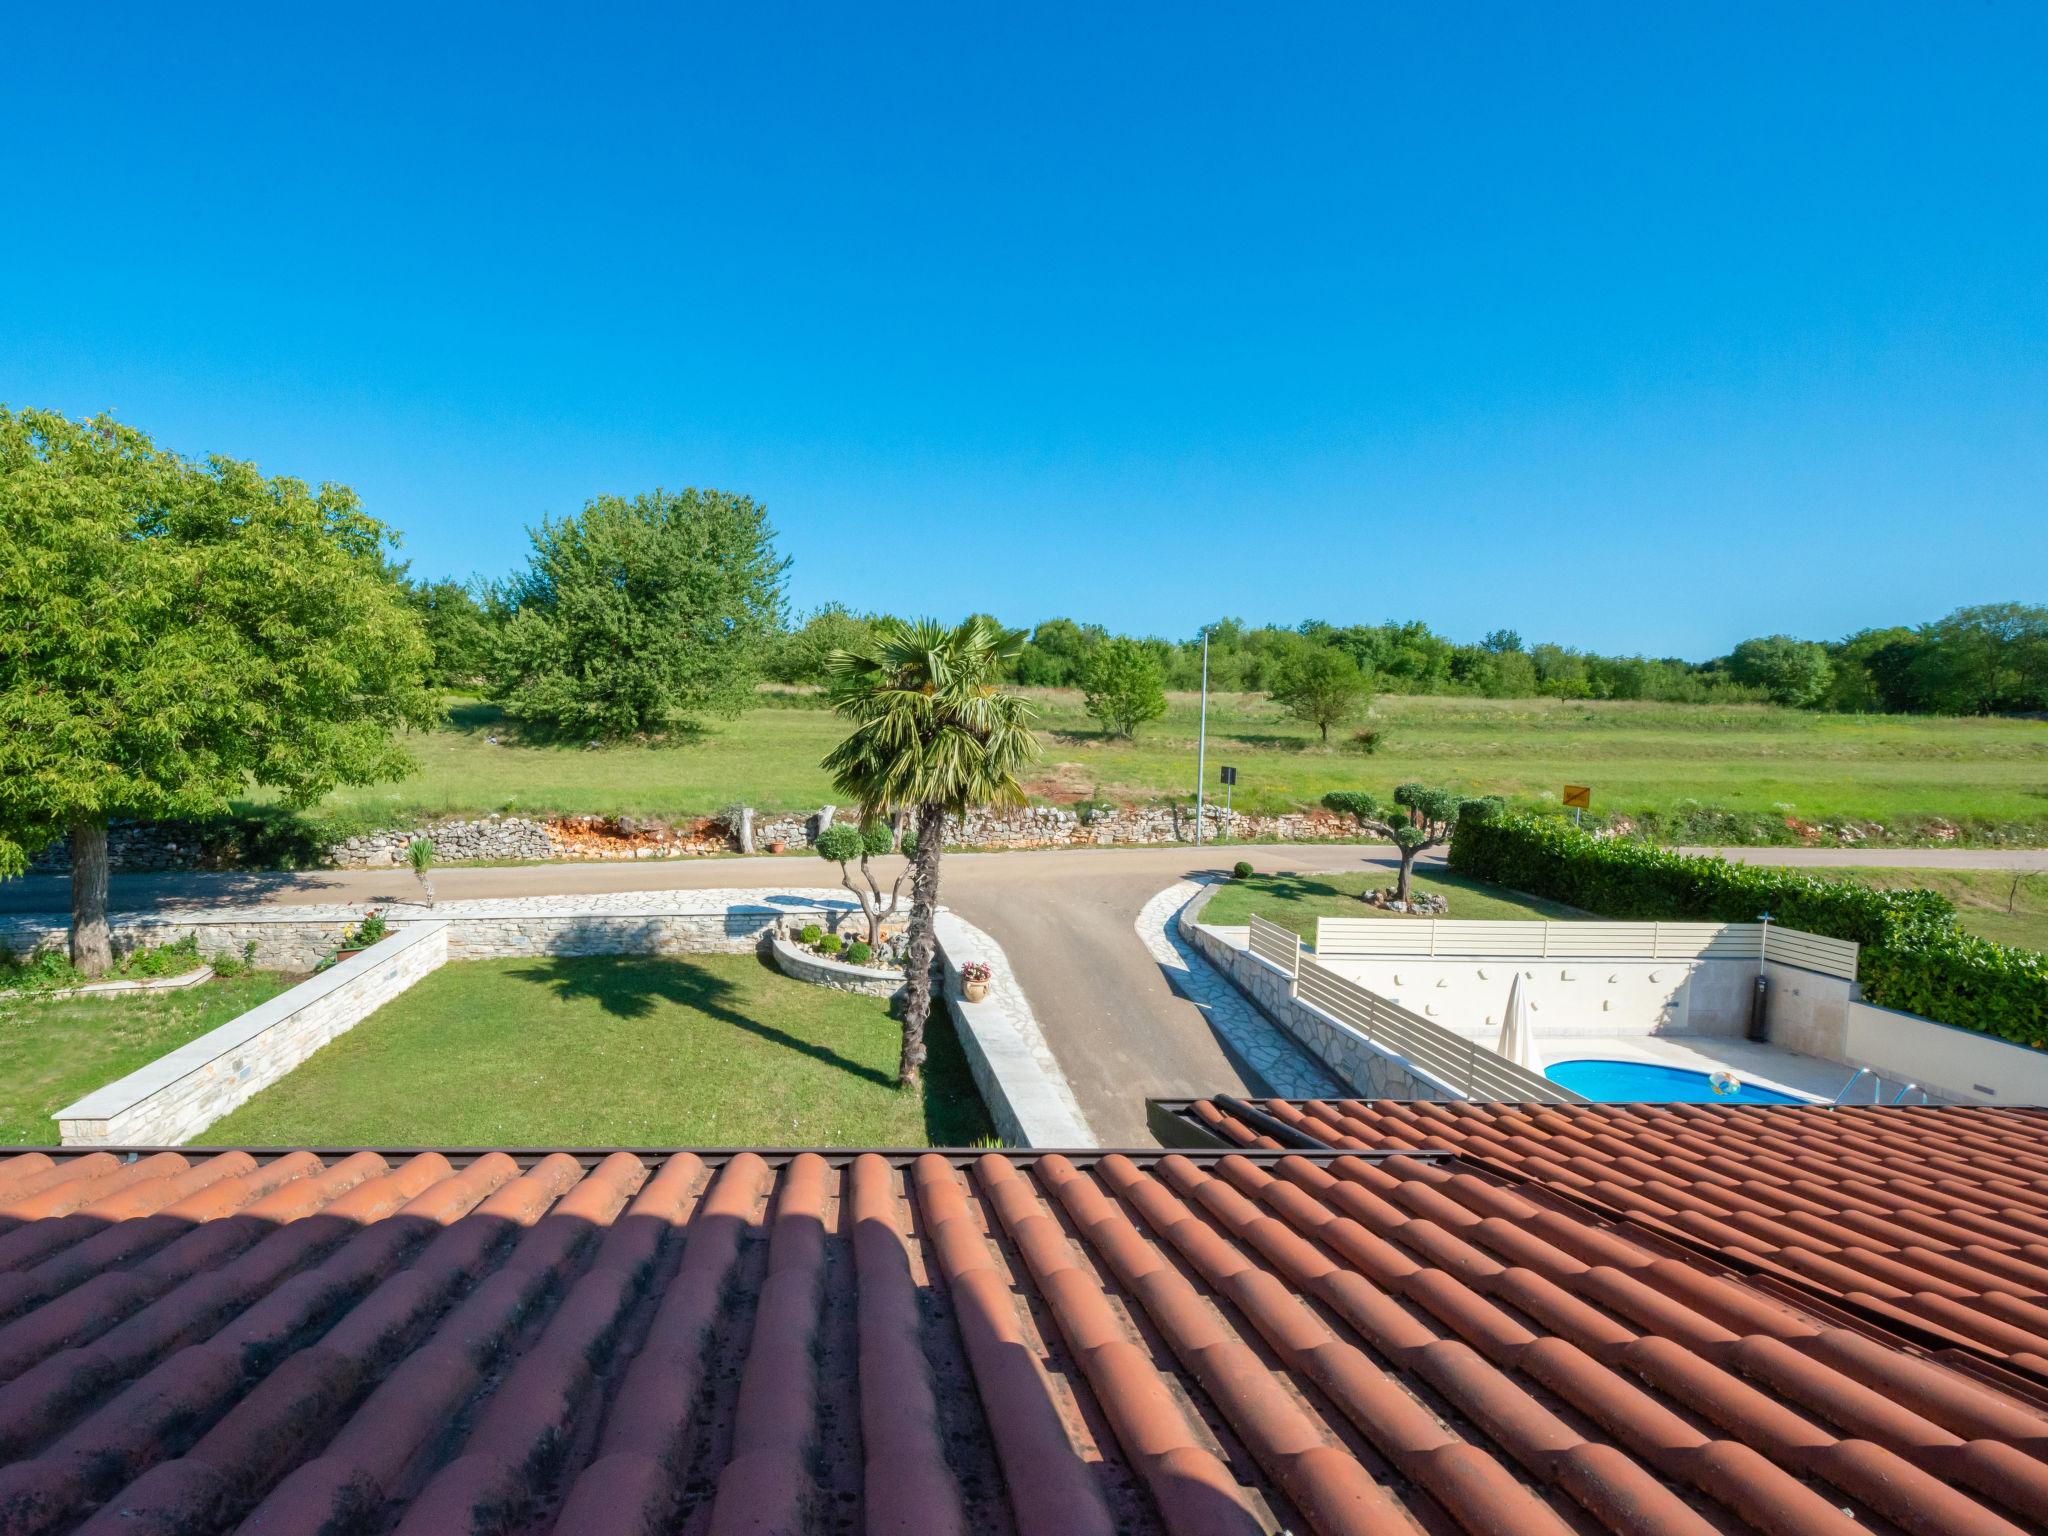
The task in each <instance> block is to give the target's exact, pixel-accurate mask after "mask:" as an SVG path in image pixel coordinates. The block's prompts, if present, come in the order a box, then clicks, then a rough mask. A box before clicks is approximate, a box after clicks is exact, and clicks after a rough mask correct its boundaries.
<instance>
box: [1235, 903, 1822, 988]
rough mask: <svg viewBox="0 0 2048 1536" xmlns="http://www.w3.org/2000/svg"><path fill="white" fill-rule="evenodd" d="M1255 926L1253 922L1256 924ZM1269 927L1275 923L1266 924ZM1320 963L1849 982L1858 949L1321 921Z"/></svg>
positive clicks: (1705, 932) (1608, 929) (1627, 932)
mask: <svg viewBox="0 0 2048 1536" xmlns="http://www.w3.org/2000/svg"><path fill="white" fill-rule="evenodd" d="M1254 921H1257V919H1256V918H1255V919H1254ZM1268 926H1272V925H1270V924H1269V925H1268ZM1315 954H1316V958H1317V959H1318V960H1323V961H1328V960H1377V959H1385V958H1389V957H1396V956H1398V957H1404V958H1408V957H1427V958H1429V959H1433V960H1755V961H1758V962H1762V961H1764V960H1766V959H1768V960H1770V961H1772V962H1773V963H1775V964H1780V965H1793V966H1799V967H1801V968H1802V969H1805V970H1809V971H1818V972H1820V973H1821V974H1823V975H1827V976H1838V977H1842V978H1844V979H1847V980H1852V981H1853V980H1854V979H1855V976H1856V946H1855V945H1854V944H1853V943H1850V942H1849V941H1847V940H1846V939H1830V938H1825V937H1823V936H1822V935H1820V934H1817V933H1805V932H1802V931H1801V930H1799V929H1797V928H1787V927H1784V926H1783V925H1781V924H1778V923H1664V922H1653V923H1605V922H1591V923H1556V922H1544V921H1513V922H1486V921H1474V920H1471V919H1466V920H1463V921H1460V920H1456V919H1452V918H1420V919H1417V918H1405V919H1404V918H1383V917H1319V918H1317V919H1316V943H1315Z"/></svg>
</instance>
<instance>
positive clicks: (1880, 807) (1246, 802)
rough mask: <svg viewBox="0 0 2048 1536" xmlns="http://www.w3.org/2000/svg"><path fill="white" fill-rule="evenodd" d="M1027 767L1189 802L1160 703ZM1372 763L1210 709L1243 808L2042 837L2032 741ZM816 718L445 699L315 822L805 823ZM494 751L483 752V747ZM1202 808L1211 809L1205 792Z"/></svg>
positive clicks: (1756, 741)
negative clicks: (523, 714)
mask: <svg viewBox="0 0 2048 1536" xmlns="http://www.w3.org/2000/svg"><path fill="white" fill-rule="evenodd" d="M1031 697H1032V698H1033V700H1034V702H1035V705H1036V707H1037V709H1038V711H1039V716H1038V725H1039V733H1038V734H1039V740H1040V742H1041V744H1042V745H1043V747H1044V750H1045V758H1044V761H1043V763H1041V764H1040V765H1039V767H1038V768H1037V769H1036V770H1035V771H1034V773H1033V774H1032V775H1031V777H1030V781H1029V783H1028V786H1027V787H1028V789H1029V790H1030V792H1031V794H1032V796H1033V798H1034V799H1037V800H1040V801H1053V802H1062V801H1072V800H1076V799H1080V798H1083V797H1087V796H1090V795H1100V796H1102V797H1104V798H1107V799H1112V800H1118V801H1123V802H1128V803H1134V804H1141V803H1152V802H1155V801H1157V800H1159V799H1161V798H1163V797H1166V796H1173V795H1185V794H1189V793H1191V792H1192V789H1193V777H1194V759H1195V723H1196V709H1195V700H1194V698H1193V697H1192V696H1191V695H1178V694H1177V695H1174V696H1173V698H1172V699H1171V701H1170V705H1169V708H1168V710H1167V713H1166V716H1165V717H1164V718H1163V719H1161V720H1158V721H1156V722H1153V723H1152V724H1149V725H1147V726H1145V727H1144V728H1143V729H1142V730H1141V731H1140V732H1139V735H1138V739H1137V740H1136V741H1135V742H1128V741H1116V740H1112V739H1110V738H1108V737H1106V736H1104V735H1103V733H1102V732H1101V730H1100V729H1099V728H1098V727H1097V726H1096V724H1095V722H1094V721H1093V720H1091V719H1090V718H1089V717H1088V716H1087V715H1086V713H1085V712H1084V711H1083V710H1082V708H1081V700H1080V695H1079V694H1077V693H1071V692H1052V691H1035V692H1033V693H1032V695H1031ZM1360 723H1370V724H1371V725H1372V726H1374V727H1375V728H1377V729H1378V730H1379V731H1381V732H1382V733H1383V736H1384V738H1385V742H1384V745H1383V746H1382V747H1381V748H1380V750H1379V752H1378V753H1377V754H1376V755H1374V756H1371V757H1368V756H1365V755H1363V754H1361V753H1358V752H1355V751H1352V750H1349V749H1348V748H1347V747H1345V746H1344V745H1343V744H1342V743H1343V742H1344V741H1345V739H1346V738H1348V735H1349V729H1348V728H1347V729H1346V730H1344V731H1340V732H1338V733H1337V741H1338V744H1337V745H1334V746H1331V747H1328V748H1325V747H1322V746H1319V745H1318V744H1317V742H1316V738H1315V733H1314V731H1312V730H1311V729H1309V728H1308V727H1305V726H1302V725H1299V724H1297V723H1296V722H1294V721H1292V720H1289V719H1288V718H1286V716H1285V715H1284V714H1283V713H1282V711H1281V710H1280V709H1279V708H1278V707H1277V706H1276V705H1273V704H1271V703H1270V702H1267V701H1266V700H1265V699H1264V698H1263V697H1261V696H1258V695H1225V696H1222V697H1219V698H1213V699H1212V700H1211V701H1210V717H1209V726H1210V744H1209V763H1210V772H1211V774H1212V776H1213V775H1214V774H1215V773H1216V771H1217V770H1218V769H1219V768H1221V767H1222V765H1224V764H1226V763H1227V764H1230V765H1232V766H1234V767H1236V768H1237V769H1238V772H1239V780H1238V787H1237V793H1236V799H1235V804H1236V805H1237V806H1238V807H1239V808H1240V809H1244V810H1249V811H1275V810H1292V809H1296V808H1299V807H1301V806H1305V805H1312V804H1314V803H1315V802H1316V801H1317V800H1318V799H1319V798H1320V797H1321V796H1322V794H1323V793H1324V792H1325V791H1326V790H1330V789H1339V788H1371V789H1381V790H1386V789H1391V788H1392V786H1394V785H1395V784H1399V783H1401V782H1403V781H1405V780H1410V779H1414V780H1423V781H1428V782H1444V783H1449V784H1451V785H1453V786H1456V787H1459V788H1463V789H1469V790H1473V791H1475V792H1476V791H1485V792H1489V793H1500V794H1506V795H1510V796H1517V797H1521V798H1524V799H1526V800H1531V801H1534V800H1540V799H1543V798H1546V797H1548V798H1551V799H1555V797H1556V796H1557V795H1558V792H1559V788H1560V786H1561V785H1563V784H1565V783H1567V782H1570V783H1578V784H1590V785H1592V786H1593V792H1594V804H1595V806H1596V808H1599V809H1602V810H1606V811H1622V812H1630V813H1640V812H1643V811H1655V812H1659V813H1662V814H1665V815H1673V814H1682V813H1683V812H1684V811H1685V809H1686V808H1687V807H1689V806H1697V805H1702V804H1704V805H1708V806H1714V807H1720V808H1726V809H1729V810H1735V811H1746V812H1756V813H1773V812H1780V811H1781V809H1782V813H1783V814H1790V815H1796V816H1798V817H1801V818H1807V819H1825V818H1831V817H1832V818H1838V819H1839V818H1843V817H1854V818H1859V819H1871V818H1874V819H1877V820H1879V821H1884V820H1886V819H1902V818H1904V819H1910V818H1914V817H1935V816H1941V817H1947V818H1951V819H1957V820H1965V819H1973V818H1974V819H1977V820H1980V821H1984V822H1997V823H2014V824H2019V825H2022V826H2026V827H2031V828H2034V829H2036V831H2037V833H2038V834H2039V835H2041V836H2044V837H2048V723H2044V722H2041V721H2033V720H1953V719H1923V718H1911V717H1904V716H1871V717H1866V718H1857V717H1853V716H1844V715H1816V714H1806V713H1802V712H1800V711H1796V710H1785V709H1777V708H1773V707H1771V706H1768V705H1727V706H1720V705H1678V704H1636V703H1571V702H1566V701H1562V700H1556V699H1513V700H1491V699H1455V698H1403V697H1392V696H1383V697H1381V698H1379V699H1378V700H1376V701H1375V704H1374V707H1373V714H1372V717H1371V719H1370V721H1369V722H1360ZM844 730H845V727H844V725H843V724H842V722H841V721H839V720H838V719H837V718H836V717H835V716H833V715H832V714H830V713H829V712H827V711H825V710H822V709H817V708H787V707H772V708H771V707H762V708H757V709H751V710H749V711H747V712H746V713H744V714H742V715H741V716H739V717H738V718H737V719H734V720H729V721H718V722H713V723H711V724H709V725H707V726H706V727H704V729H703V730H702V731H701V732H699V733H698V734H696V735H694V736H691V737H687V738H684V739H681V740H678V741H675V742H673V743H669V744H664V745H655V746H649V745H624V746H616V747H605V748H597V749H587V748H585V747H584V746H582V745H581V744H575V745H535V744H520V743H519V740H518V736H517V733H516V731H514V730H513V729H512V728H511V727H509V726H508V725H507V724H506V723H505V721H504V720H503V719H502V718H501V717H500V716H499V714H498V713H497V711H496V710H495V709H493V708H492V707H491V706H489V705H484V704H478V703H475V702H474V701H461V700H458V701H455V703H454V705H453V707H452V710H451V717H450V724H449V726H448V727H447V728H446V729H443V730H438V731H433V732H429V733H426V734H424V735H420V736H416V737H414V738H413V740H412V749H413V752H414V754H415V756H416V757H417V758H418V760H419V763H420V768H419V771H418V772H417V773H416V774H414V775H413V776H412V777H410V778H408V779H406V780H404V781H403V782H401V783H397V784H386V785H378V786H370V787H364V788H351V789H344V790H341V791H338V792H337V793H336V794H334V795H332V796H330V797H329V798H328V799H327V800H326V801H325V802H323V804H322V806H321V807H320V810H319V812H318V815H319V816H320V817H321V819H322V820H323V821H324V822H328V823H331V824H333V825H335V826H336V827H343V828H361V827H367V826H383V825H395V824H398V823H400V822H402V821H405V820H407V819H409V818H414V817H419V816H426V815H441V814H453V813H469V812H488V811H516V812H527V813H545V812H567V813H576V812H630V813H638V814H644V815H655V816H671V817H682V816H689V815H700V814H708V813H710V812H713V811H715V810H717V809H719V808H720V807H721V806H724V805H727V804H730V803H732V802H734V801H740V800H744V801H747V802H748V803H751V804H753V805H754V806H756V807H759V808H761V809H764V810H798V809H805V810H808V809H814V808H815V807H817V806H818V805H821V804H823V803H825V802H827V801H829V800H832V799H834V798H835V796H834V794H833V792H832V789H831V786H830V785H829V783H828V782H827V780H826V776H825V773H824V771H823V770H822V769H821V768H819V766H818V762H819V759H821V758H822V757H823V756H824V754H825V752H826V751H827V750H828V749H829V748H830V747H831V746H832V745H833V744H834V743H835V742H837V741H838V740H839V739H840V737H841V736H842V735H843V734H844ZM493 736H496V737H497V738H498V741H499V744H497V745H492V744H491V742H490V738H491V737H493ZM1211 792H1212V793H1214V794H1216V795H1217V797H1218V798H1219V799H1220V798H1221V790H1220V785H1219V784H1214V783H1212V785H1211Z"/></svg>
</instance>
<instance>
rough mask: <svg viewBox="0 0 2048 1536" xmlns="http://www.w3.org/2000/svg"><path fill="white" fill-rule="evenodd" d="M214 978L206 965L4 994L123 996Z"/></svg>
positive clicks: (41, 997)
mask: <svg viewBox="0 0 2048 1536" xmlns="http://www.w3.org/2000/svg"><path fill="white" fill-rule="evenodd" d="M211 980H213V967H212V966H210V965H202V966H200V967H199V969H198V970H196V971H186V972H185V973H184V974H183V975H179V976H124V977H122V978H121V979H119V980H118V981H88V982H87V983H86V984H85V985H84V986H82V987H59V988H58V989H57V990H56V991H54V992H31V991H25V990H24V991H19V992H14V993H4V994H0V996H12V997H20V998H35V999H36V1000H38V1001H41V1002H54V1001H55V1000H56V999H58V998H60V997H122V996H125V995H127V994H128V993H131V992H179V991H183V990H184V989H185V988H186V987H196V986H198V985H199V983H201V982H202V981H211Z"/></svg>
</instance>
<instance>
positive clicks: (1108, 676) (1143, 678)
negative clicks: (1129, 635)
mask: <svg viewBox="0 0 2048 1536" xmlns="http://www.w3.org/2000/svg"><path fill="white" fill-rule="evenodd" d="M1081 686H1082V688H1083V689H1085V690H1086V693H1085V695H1084V697H1085V701H1086V703H1087V706H1088V713H1089V714H1091V715H1093V716H1094V717H1095V718H1096V719H1097V720H1100V721H1101V722H1102V724H1103V726H1104V727H1105V728H1106V729H1107V730H1108V731H1109V732H1110V734H1111V735H1113V736H1124V737H1130V736H1135V735H1137V733H1138V727H1139V726H1140V725H1142V724H1144V722H1146V721H1147V720H1157V719H1158V718H1159V717H1160V716H1161V715H1163V714H1165V713H1166V673H1165V671H1164V670H1163V669H1162V668H1161V667H1160V665H1159V659H1158V658H1157V657H1156V656H1154V655H1153V654H1152V653H1151V652H1150V651H1148V650H1147V649H1146V648H1145V647H1144V646H1143V645H1141V644H1139V643H1138V642H1137V641H1136V640H1129V639H1126V638H1124V637H1123V636H1121V635H1119V636H1118V637H1117V638H1116V639H1114V640H1106V641H1104V642H1103V643H1102V644H1101V645H1100V646H1099V647H1097V648H1096V651H1095V654H1094V655H1093V656H1091V657H1090V658H1089V660H1088V665H1087V669H1086V670H1085V671H1084V672H1083V673H1082V677H1081Z"/></svg>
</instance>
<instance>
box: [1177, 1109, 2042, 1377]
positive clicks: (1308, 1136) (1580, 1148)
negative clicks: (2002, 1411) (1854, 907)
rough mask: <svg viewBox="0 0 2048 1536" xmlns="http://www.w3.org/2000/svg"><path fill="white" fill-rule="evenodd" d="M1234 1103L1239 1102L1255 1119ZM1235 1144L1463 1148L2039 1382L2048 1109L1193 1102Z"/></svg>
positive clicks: (1196, 1116) (1192, 1114)
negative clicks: (1279, 1131) (1284, 1137)
mask: <svg viewBox="0 0 2048 1536" xmlns="http://www.w3.org/2000/svg"><path fill="white" fill-rule="evenodd" d="M1246 1111H1249V1112H1248V1113H1247V1112H1246ZM1186 1118H1187V1119H1188V1120H1190V1121H1191V1122H1192V1123H1194V1124H1197V1125H1200V1126H1203V1127H1205V1128H1207V1129H1208V1130H1210V1131H1211V1132H1213V1133H1214V1134H1215V1135H1216V1136H1217V1137H1218V1138H1219V1139H1221V1140H1223V1141H1225V1142H1228V1143H1234V1144H1237V1145H1241V1146H1274V1145H1278V1144H1280V1141H1281V1138H1280V1137H1279V1136H1277V1135H1275V1134H1274V1131H1275V1128H1276V1127H1275V1123H1276V1122H1277V1124H1278V1126H1279V1127H1285V1128H1286V1129H1287V1130H1289V1131H1291V1132H1293V1133H1295V1134H1294V1136H1293V1137H1292V1138H1290V1139H1291V1140H1294V1141H1297V1142H1304V1141H1305V1142H1307V1143H1309V1144H1313V1145H1319V1146H1326V1147H1333V1148H1351V1149H1361V1150H1363V1149H1372V1150H1379V1151H1387V1150H1399V1149H1403V1148H1418V1149H1433V1150H1438V1151H1445V1152H1456V1153H1459V1154H1460V1155H1462V1156H1465V1157H1469V1158H1474V1159H1477V1160H1480V1161H1483V1162H1484V1163H1485V1165H1486V1166H1487V1167H1489V1168H1491V1169H1493V1170H1495V1171H1497V1172H1500V1173H1503V1174H1506V1175H1508V1176H1509V1177H1511V1178H1514V1179H1518V1180H1526V1181H1529V1182H1531V1183H1535V1184H1540V1185H1542V1186H1543V1187H1545V1188H1547V1189H1550V1190H1552V1191H1555V1192H1558V1193H1561V1194H1567V1195H1569V1196H1571V1197H1573V1198H1574V1199H1576V1200H1579V1201H1581V1202H1583V1203H1585V1204H1586V1205H1588V1206H1590V1207H1593V1208H1597V1209H1599V1210H1601V1211H1603V1212H1608V1213H1612V1214H1614V1215H1617V1216H1623V1217H1626V1218H1627V1219H1628V1220H1629V1221H1630V1222H1631V1223H1633V1224H1635V1225H1637V1226H1640V1227H1641V1228H1643V1229H1644V1230H1646V1231H1651V1232H1655V1233H1658V1234H1659V1235H1661V1236H1665V1237H1669V1238H1672V1239H1675V1240H1677V1241H1680V1242H1683V1243H1686V1244H1688V1245H1689V1246H1692V1247H1694V1248H1696V1249H1698V1250H1700V1251H1703V1252H1709V1253H1711V1254H1713V1255H1714V1256H1715V1257H1716V1258H1718V1259H1720V1260H1721V1261H1723V1262H1726V1263H1729V1264H1733V1265H1736V1266H1738V1267H1740V1268H1742V1269H1745V1270H1747V1271H1749V1272H1752V1273H1755V1274H1757V1275H1760V1276H1768V1277H1770V1278H1771V1279H1773V1280H1774V1281H1777V1282H1781V1283H1783V1284H1786V1285H1789V1286H1792V1287H1796V1288H1798V1289H1800V1290H1803V1291H1806V1292H1808V1293H1810V1294H1813V1295H1816V1296H1821V1297H1826V1298H1828V1299H1830V1300H1832V1301H1836V1302H1839V1303H1841V1304H1843V1305H1847V1306H1851V1307H1854V1308H1856V1309H1858V1310H1860V1311H1862V1312H1864V1313H1866V1314H1868V1315H1869V1316H1870V1317H1871V1318H1873V1319H1874V1320H1876V1321H1878V1322H1880V1323H1882V1324H1883V1325H1885V1326H1887V1327H1890V1328H1894V1329H1899V1330H1904V1331H1908V1332H1910V1333H1911V1334H1912V1335H1913V1336H1915V1337H1925V1338H1928V1339H1931V1340H1933V1341H1934V1342H1936V1343H1937V1344H1942V1345H1948V1346H1951V1347H1954V1348H1958V1349H1963V1350H1967V1351H1970V1352H1972V1353H1975V1354H1979V1355H1982V1356H1984V1357H1986V1358H1989V1359H1996V1360H1999V1361H2001V1362H2002V1363H2004V1364H2006V1365H2008V1366H2010V1367H2013V1368H2015V1369H2019V1370H2023V1371H2026V1372H2028V1373H2030V1374H2032V1375H2035V1376H2037V1377H2039V1378H2040V1379H2042V1380H2043V1381H2048V1111H2041V1110H2031V1109H1988V1108H1977V1107H1973V1106H1955V1105H1944V1106H1929V1107H1918V1106H1906V1107H1899V1108H1869V1107H1853V1108H1841V1109H1833V1108H1825V1107H1806V1106H1789V1105H1714V1104H1595V1105H1568V1106H1547V1105H1514V1104H1467V1103H1430V1102H1408V1101H1396V1100H1374V1101H1358V1100H1343V1101H1328V1102H1326V1101H1322V1100H1299V1101H1289V1100H1284V1099H1275V1100H1265V1101H1261V1102H1260V1103H1258V1104H1255V1105H1250V1106H1244V1105H1241V1104H1239V1103H1238V1101H1231V1100H1197V1101H1195V1102H1194V1103H1193V1104H1191V1105H1189V1106H1188V1108H1187V1111H1186Z"/></svg>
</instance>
